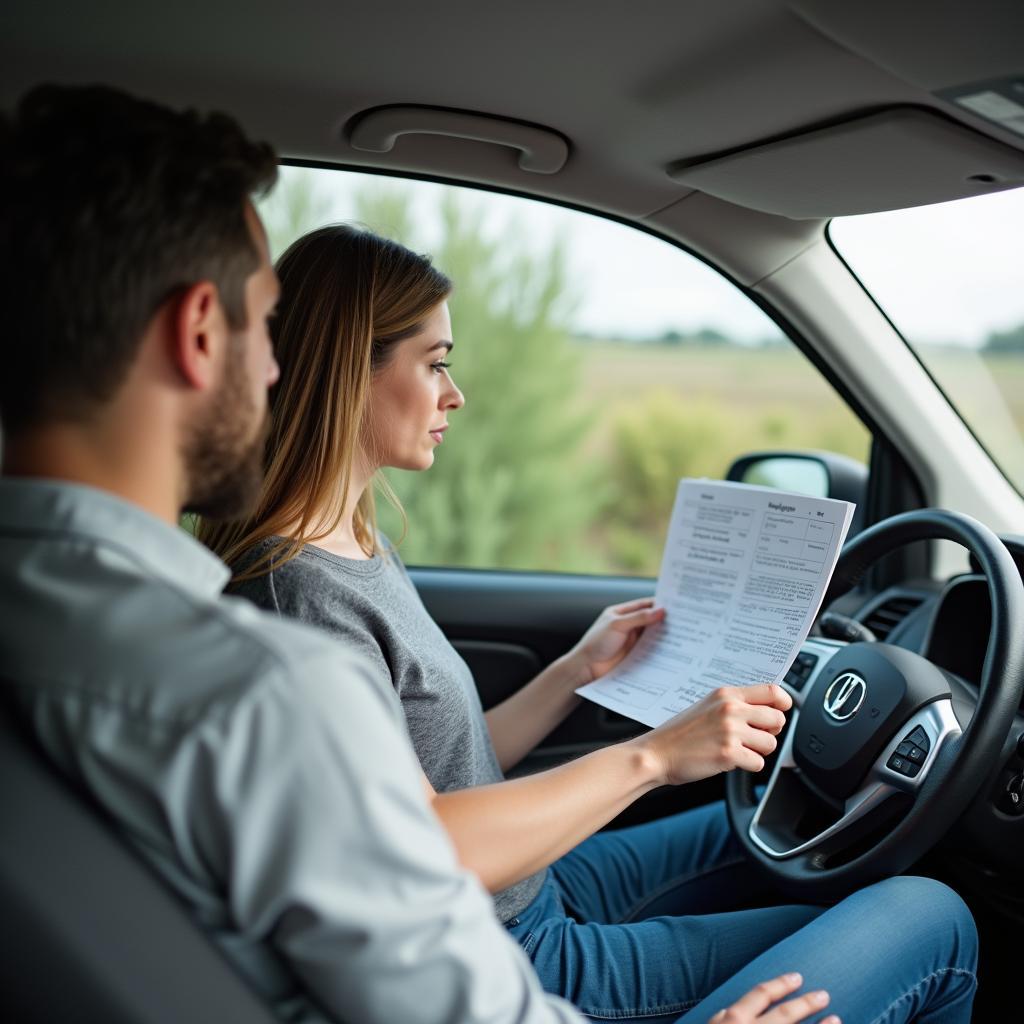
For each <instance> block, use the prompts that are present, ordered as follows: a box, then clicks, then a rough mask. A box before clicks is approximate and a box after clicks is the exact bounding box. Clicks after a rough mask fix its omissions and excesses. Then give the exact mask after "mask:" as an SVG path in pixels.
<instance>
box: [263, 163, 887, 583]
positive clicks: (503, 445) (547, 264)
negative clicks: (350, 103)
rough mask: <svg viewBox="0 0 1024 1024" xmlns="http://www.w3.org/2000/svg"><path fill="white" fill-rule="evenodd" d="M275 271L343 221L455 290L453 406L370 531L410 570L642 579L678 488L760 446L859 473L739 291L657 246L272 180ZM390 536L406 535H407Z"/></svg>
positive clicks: (374, 190) (610, 227)
mask: <svg viewBox="0 0 1024 1024" xmlns="http://www.w3.org/2000/svg"><path fill="white" fill-rule="evenodd" d="M261 213H262V215H263V217H264V219H265V222H266V224H267V230H268V235H269V237H270V240H271V248H272V250H273V252H274V253H275V256H276V255H279V254H280V253H281V252H282V251H283V249H284V248H285V247H286V246H287V245H288V244H289V243H290V242H291V241H292V240H293V239H294V238H296V237H298V236H299V235H300V234H302V233H303V232H305V231H308V230H310V229H311V228H314V227H317V226H320V225H322V224H324V223H328V222H331V221H337V220H346V221H356V222H360V223H363V224H365V225H367V226H368V227H370V228H372V229H373V230H374V231H377V232H378V233H380V234H384V235H387V236H389V237H392V238H396V239H398V240H399V241H401V242H403V243H404V244H406V245H408V246H410V247H412V248H413V249H416V250H417V251H420V252H429V253H431V254H432V256H433V257H434V260H435V262H436V263H437V264H438V265H439V266H440V267H441V269H442V270H444V271H445V272H446V273H447V274H449V276H450V277H451V278H452V279H453V280H454V282H455V292H454V294H453V296H452V299H451V303H450V305H451V311H452V321H453V331H454V340H455V349H454V351H453V353H452V357H451V362H452V375H453V377H454V379H455V381H456V383H457V384H458V385H459V387H460V388H461V389H462V390H463V392H464V393H465V395H466V406H465V408H464V409H462V410H459V411H457V412H454V413H453V414H452V417H451V429H450V430H449V431H448V434H447V435H446V438H445V441H444V445H443V447H442V449H440V450H439V451H438V454H437V459H436V461H435V464H434V466H433V468H432V469H431V470H429V471H428V472H425V473H411V472H399V471H394V472H392V473H391V474H390V476H389V482H390V483H391V485H392V486H393V488H394V490H395V492H396V493H397V495H398V497H399V499H400V500H401V503H402V505H403V506H404V509H405V518H406V523H403V517H402V516H401V515H399V514H398V513H397V512H396V511H395V510H394V509H393V508H390V507H388V506H387V505H386V503H384V502H381V503H380V504H381V508H380V520H381V524H382V527H383V528H384V530H385V532H386V533H388V535H389V536H391V537H392V538H393V539H395V540H397V539H398V538H399V537H401V538H402V540H401V545H400V551H401V554H402V556H403V558H404V559H405V560H406V561H407V562H408V563H410V564H419V565H443V566H459V567H473V568H488V569H498V568H500V569H523V570H557V571H562V572H582V573H618V574H635V575H656V574H657V571H658V563H659V560H660V555H661V548H662V545H663V542H664V534H665V529H666V526H667V522H668V517H669V513H670V511H671V506H672V501H673V497H674V494H675V489H676V483H677V481H678V480H679V478H680V477H682V476H707V477H712V478H721V477H723V476H724V475H725V473H726V471H727V469H728V467H729V465H730V463H731V462H732V461H733V460H734V459H736V458H737V457H739V456H741V455H743V454H747V453H749V452H752V451H757V450H761V449H825V450H830V451H835V452H839V453H842V454H845V455H848V456H851V457H853V458H855V459H857V460H859V461H862V462H865V463H866V462H867V459H868V452H869V448H870V437H869V435H868V432H867V431H866V429H865V428H864V426H863V425H862V424H861V423H860V421H859V420H858V419H857V418H856V417H855V416H854V415H853V414H852V413H851V411H850V410H849V409H848V408H847V406H846V405H845V404H844V402H843V401H842V400H841V399H840V398H839V397H838V396H837V395H836V393H835V392H834V391H833V389H832V388H831V387H830V386H829V385H828V384H827V383H826V382H825V381H824V380H823V379H822V378H821V376H820V374H819V373H818V372H817V371H816V370H815V369H814V368H813V367H812V366H811V364H810V363H809V362H808V361H807V359H806V358H805V357H804V356H803V354H802V353H801V352H800V351H799V350H798V349H797V348H796V347H795V346H794V345H793V344H792V343H791V342H790V341H789V340H788V339H787V338H786V337H785V336H784V335H783V334H782V333H781V332H780V330H779V328H778V327H777V326H776V324H775V323H774V322H773V321H772V320H771V319H770V318H769V317H768V316H766V315H765V313H764V312H763V311H762V310H761V309H760V308H759V307H758V306H757V305H756V304H754V303H753V302H752V301H751V300H750V299H748V298H747V297H746V296H745V295H744V294H743V293H742V292H741V291H740V290H739V289H738V288H736V287H735V286H734V285H733V284H731V283H730V282H729V281H728V280H726V279H725V278H724V277H722V276H721V275H720V274H718V273H717V272H715V271H714V270H712V269H711V268H709V267H708V266H706V265H705V264H704V263H702V262H701V261H700V260H698V259H696V258H695V257H693V256H691V255H690V254H688V253H686V252H685V251H683V250H681V249H679V248H678V247H677V246H674V245H671V244H669V243H668V242H665V241H663V240H661V239H658V238H656V237H653V236H651V235H648V234H646V233H644V232H641V231H639V230H637V229H634V228H631V227H628V226H625V225H622V224H619V223H617V222H613V221H610V220H608V219H606V218H601V217H597V216H593V215H590V214H585V213H581V212H578V211H575V210H568V209H564V208H561V207H557V206H554V205H552V204H548V203H542V202H537V201H533V200H527V199H523V198H520V197H514V196H507V195H502V194H497V193H491V192H486V191H482V190H478V189H470V188H462V187H456V186H449V185H442V184H437V183H431V182H422V181H414V180H407V179H396V178H388V177H382V176H378V175H367V174H358V173H353V172H346V171H338V170H328V169H317V168H304V167H285V168H283V169H282V180H281V183H280V185H279V186H278V188H277V189H276V190H275V192H274V193H273V194H272V195H271V196H270V197H269V198H268V199H267V200H266V201H264V202H263V204H262V206H261ZM406 524H407V525H406Z"/></svg>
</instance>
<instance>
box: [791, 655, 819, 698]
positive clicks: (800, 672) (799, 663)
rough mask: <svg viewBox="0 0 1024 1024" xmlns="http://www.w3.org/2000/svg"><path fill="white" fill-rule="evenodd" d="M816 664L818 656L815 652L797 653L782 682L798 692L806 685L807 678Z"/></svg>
mask: <svg viewBox="0 0 1024 1024" xmlns="http://www.w3.org/2000/svg"><path fill="white" fill-rule="evenodd" d="M817 664H818V656H817V655H816V654H804V653H800V654H798V655H797V656H796V660H795V661H794V662H793V664H792V665H791V666H790V669H789V671H788V672H787V673H786V675H785V679H784V682H785V683H787V684H788V685H789V686H790V687H791V688H792V689H794V690H796V691H797V692H798V693H799V692H800V691H801V690H802V689H803V688H804V687H805V686H806V685H807V680H808V679H809V678H810V676H811V673H812V672H813V671H814V666H815V665H817Z"/></svg>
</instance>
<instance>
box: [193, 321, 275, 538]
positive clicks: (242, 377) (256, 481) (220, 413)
mask: <svg viewBox="0 0 1024 1024" xmlns="http://www.w3.org/2000/svg"><path fill="white" fill-rule="evenodd" d="M243 344H244V343H243V342H242V339H241V338H232V339H231V354H230V356H229V359H228V363H227V365H226V366H225V372H224V379H223V381H222V382H221V385H220V387H219V388H218V389H217V391H216V393H215V394H213V395H211V396H210V401H209V402H208V403H207V406H206V410H205V413H204V414H203V415H202V416H201V417H200V418H199V420H197V421H196V422H195V423H193V424H192V426H191V428H190V429H189V432H188V435H187V437H186V439H185V448H184V458H185V471H186V473H187V474H188V483H189V493H188V501H187V503H186V507H185V511H186V512H191V513H195V514H196V515H200V516H204V517H207V518H210V519H221V520H230V519H242V518H245V517H246V516H247V515H249V514H250V513H251V512H253V511H254V509H255V507H256V503H257V502H258V501H259V497H260V491H261V490H262V487H263V475H264V470H263V454H264V448H265V446H266V440H267V432H268V430H269V426H270V418H269V416H268V415H267V414H264V415H263V418H262V421H261V422H260V424H259V427H258V429H256V431H255V436H254V433H253V423H254V421H255V419H256V417H257V416H258V415H259V414H258V413H257V411H256V408H255V405H254V403H253V399H252V389H251V388H250V386H249V380H248V373H247V372H246V366H245V359H244V349H243V347H242V346H243Z"/></svg>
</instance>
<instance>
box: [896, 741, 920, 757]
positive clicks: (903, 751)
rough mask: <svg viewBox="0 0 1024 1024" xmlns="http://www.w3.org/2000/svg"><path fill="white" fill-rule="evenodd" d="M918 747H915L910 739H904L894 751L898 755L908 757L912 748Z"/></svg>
mask: <svg viewBox="0 0 1024 1024" xmlns="http://www.w3.org/2000/svg"><path fill="white" fill-rule="evenodd" d="M920 749H921V748H920V747H915V746H914V744H913V743H911V742H910V740H904V741H903V742H902V743H901V744H900V745H899V746H898V747H897V748H896V753H897V754H899V755H900V757H908V756H909V755H910V752H911V751H912V750H920Z"/></svg>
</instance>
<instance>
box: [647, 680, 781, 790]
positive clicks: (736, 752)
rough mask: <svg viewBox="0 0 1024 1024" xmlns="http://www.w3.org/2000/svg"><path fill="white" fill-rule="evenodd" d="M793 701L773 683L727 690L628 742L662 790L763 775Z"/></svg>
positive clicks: (724, 687)
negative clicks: (733, 775) (732, 775)
mask: <svg viewBox="0 0 1024 1024" xmlns="http://www.w3.org/2000/svg"><path fill="white" fill-rule="evenodd" d="M792 706H793V700H792V698H791V697H790V696H789V694H788V693H786V691H785V690H784V689H783V688H782V687H781V686H776V685H774V684H771V683H763V684H760V685H757V686H723V687H722V688H721V689H718V690H715V691H714V692H713V693H710V694H708V696H706V697H705V698H704V699H703V700H702V701H700V702H699V703H697V704H694V705H693V706H692V707H689V708H687V709H686V710H685V711H683V712H680V714H678V715H676V716H675V717H674V718H670V719H669V720H668V721H667V722H665V723H664V724H663V725H659V726H658V728H657V729H652V730H651V731H650V732H649V733H645V734H644V735H643V736H638V737H637V738H636V739H634V740H629V741H628V742H629V743H631V744H632V745H633V747H634V748H635V749H639V750H640V751H641V752H642V754H643V755H644V757H645V758H646V759H648V760H647V763H648V764H649V765H650V770H651V772H652V774H653V777H654V778H656V779H657V780H658V782H659V784H660V785H669V786H680V785H682V784H683V783H686V782H696V781H697V780H698V779H706V778H710V776H712V775H717V774H718V773H719V772H728V771H732V769H733V768H743V769H745V770H746V771H748V772H759V771H760V770H761V769H762V768H763V767H764V759H765V758H766V757H767V756H768V755H769V754H770V753H772V751H773V750H775V747H776V744H777V742H778V741H777V740H776V739H775V737H776V736H777V735H778V734H779V733H780V732H781V731H782V727H783V726H784V725H785V724H786V716H785V714H784V713H783V712H785V711H788V710H789V709H790V708H791V707H792Z"/></svg>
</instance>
